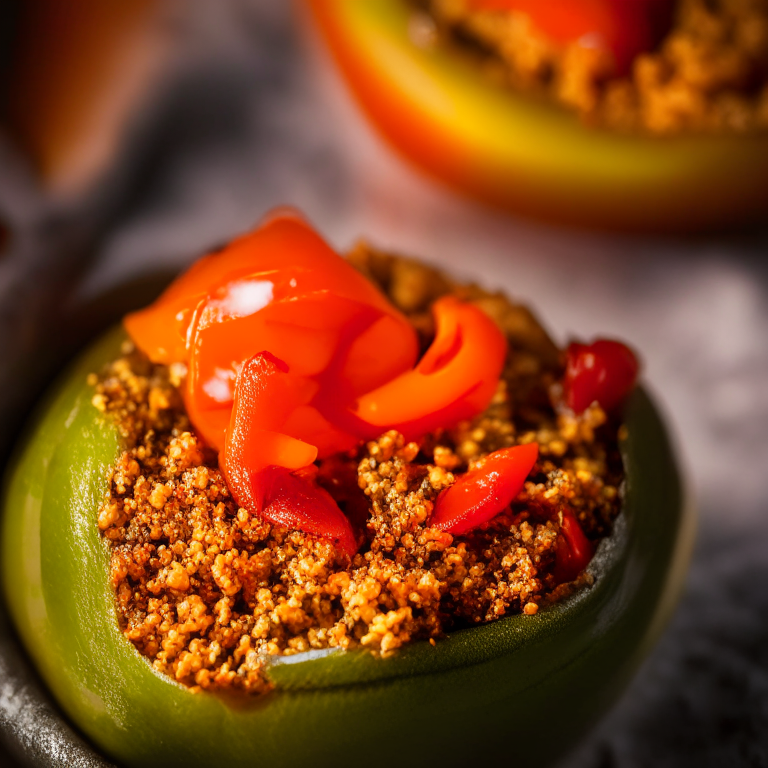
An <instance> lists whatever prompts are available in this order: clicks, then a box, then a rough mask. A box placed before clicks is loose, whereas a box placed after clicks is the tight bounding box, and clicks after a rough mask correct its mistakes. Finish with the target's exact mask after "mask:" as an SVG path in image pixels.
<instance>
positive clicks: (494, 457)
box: [430, 443, 539, 535]
mask: <svg viewBox="0 0 768 768" xmlns="http://www.w3.org/2000/svg"><path fill="white" fill-rule="evenodd" d="M538 455H539V446H538V445H537V444H536V443H526V444H525V445H515V446H513V447H511V448H502V449H501V450H499V451H494V452H493V453H489V454H488V455H487V456H486V457H485V458H484V459H483V460H482V463H480V464H478V466H476V467H475V468H474V469H472V470H471V471H470V472H467V473H466V474H464V475H461V476H459V478H458V479H457V480H456V482H455V483H454V484H453V485H452V486H451V487H450V488H447V489H446V490H444V491H443V492H442V493H441V494H440V495H439V496H438V497H437V501H436V502H435V509H434V512H433V513H432V518H431V520H430V525H433V526H436V527H437V528H440V529H442V530H444V531H447V532H448V533H452V534H456V535H458V534H462V533H467V532H468V531H471V530H472V529H473V528H477V527H478V526H480V525H483V523H487V522H488V521H489V520H491V519H493V518H494V517H495V516H496V515H498V514H499V512H501V511H502V510H504V509H506V507H508V506H509V505H510V504H511V503H512V500H513V499H514V498H515V496H517V494H518V493H520V491H521V490H522V487H523V483H525V478H526V477H528V475H529V474H530V472H531V470H532V469H533V466H534V464H535V463H536V459H537V458H538Z"/></svg>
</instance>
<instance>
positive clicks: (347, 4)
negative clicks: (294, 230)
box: [307, 0, 768, 232]
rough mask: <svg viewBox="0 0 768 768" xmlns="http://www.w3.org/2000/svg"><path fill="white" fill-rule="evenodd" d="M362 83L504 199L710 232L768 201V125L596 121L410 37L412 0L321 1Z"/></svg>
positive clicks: (575, 216)
mask: <svg viewBox="0 0 768 768" xmlns="http://www.w3.org/2000/svg"><path fill="white" fill-rule="evenodd" d="M307 5H308V6H309V8H310V11H311V16H312V18H313V19H314V21H315V22H316V26H317V27H318V28H319V30H320V32H321V36H322V38H323V40H324V41H325V43H326V44H327V46H328V48H329V49H330V51H331V53H332V56H333V58H334V60H335V62H336V64H337V65H338V68H339V69H340V71H341V73H342V75H343V76H344V79H345V80H346V82H347V84H348V86H349V88H350V90H351V92H352V94H353V95H354V97H355V99H356V100H357V102H358V103H359V105H360V106H361V107H362V109H363V111H364V112H365V113H366V115H367V116H368V117H369V118H370V120H371V122H372V123H373V124H374V126H376V128H377V129H378V130H379V132H380V133H381V135H382V136H383V137H384V138H385V139H386V140H387V141H388V142H389V143H390V144H391V145H392V146H393V147H394V148H395V149H396V150H398V151H399V152H400V154H401V155H403V156H404V157H405V158H407V159H408V160H409V161H411V162H412V163H413V164H414V165H415V166H417V167H418V168H420V169H422V170H423V171H426V172H427V174H428V175H430V176H432V177H434V178H437V179H439V180H441V181H443V182H446V183H448V184H449V185H450V186H451V187H453V188H455V189H458V190H460V191H463V192H465V193H467V194H469V195H470V196H473V197H476V198H480V199H481V200H483V201H485V202H487V203H490V204H491V205H494V206H497V207H501V208H504V209H508V210H511V211H513V212H517V213H521V214H524V215H528V216H532V217H534V218H538V219H542V220H546V221H550V222H556V223H563V224H568V225H574V226H580V227H591V228H602V229H614V230H629V231H651V232H697V231H702V230H712V229H717V228H723V227H729V226H736V225H739V224H743V223H745V222H754V221H756V220H759V219H761V218H764V217H765V215H766V213H768V136H765V135H731V134H722V135H704V134H699V135H682V136H675V137H664V138H661V137H650V136H646V135H638V134H624V133H619V132H616V131H609V130H602V129H595V128H591V127H588V126H585V125H583V124H582V123H581V122H580V121H579V118H578V117H577V116H575V115H572V114H570V113H568V112H566V111H564V110H563V109H561V108H559V107H558V106H556V105H553V104H550V103H547V102H544V101H540V100H536V99H533V98H530V97H528V96H526V95H524V94H519V93H515V92H514V91H513V90H511V89H510V88H507V87H504V86H502V85H499V84H496V83H494V82H492V81H490V80H489V79H487V78H485V77H483V75H482V73H481V72H480V71H479V68H478V67H477V66H476V65H475V63H474V62H473V61H470V60H469V59H467V58H466V57H464V56H462V55H461V54H460V53H459V52H457V51H456V50H453V49H451V48H449V47H447V46H443V45H434V46H431V47H420V46H419V45H417V44H415V43H414V42H413V41H412V39H411V37H410V30H411V29H412V26H411V24H412V20H413V10H412V8H411V7H410V6H409V4H408V3H407V2H405V0H365V2H360V0H307Z"/></svg>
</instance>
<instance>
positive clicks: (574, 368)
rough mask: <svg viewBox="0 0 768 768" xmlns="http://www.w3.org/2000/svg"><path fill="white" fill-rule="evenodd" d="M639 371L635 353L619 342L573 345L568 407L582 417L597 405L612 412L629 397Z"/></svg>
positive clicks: (567, 385) (569, 361)
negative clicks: (582, 414)
mask: <svg viewBox="0 0 768 768" xmlns="http://www.w3.org/2000/svg"><path fill="white" fill-rule="evenodd" d="M639 370H640V365H639V363H638V361H637V358H636V357H635V354H634V352H632V350H631V349H630V348H629V347H627V346H626V345H625V344H622V343H621V342H620V341H610V340H607V339H598V340H597V341H595V342H593V343H592V344H589V345H586V344H579V343H577V342H573V343H572V344H570V345H569V347H568V351H567V357H566V369H565V380H564V382H563V390H564V391H563V394H564V396H565V403H566V405H567V406H568V407H569V408H571V409H572V410H573V411H574V412H575V413H582V412H583V411H584V410H586V409H587V408H589V406H590V405H592V403H593V402H595V401H597V403H598V404H599V405H600V407H601V408H602V409H603V410H604V411H612V410H614V409H615V408H617V407H618V406H620V405H622V404H623V403H624V401H625V400H626V399H627V397H628V396H629V393H630V392H631V391H632V389H633V388H634V386H635V381H636V380H637V374H638V372H639Z"/></svg>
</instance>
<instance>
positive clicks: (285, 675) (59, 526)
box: [1, 329, 692, 768]
mask: <svg viewBox="0 0 768 768" xmlns="http://www.w3.org/2000/svg"><path fill="white" fill-rule="evenodd" d="M123 338H124V335H123V332H122V330H117V329H116V330H114V331H112V332H110V333H108V334H107V335H106V336H105V337H103V338H102V339H101V340H100V341H99V342H98V343H97V344H95V345H94V346H93V347H92V348H91V349H90V350H89V351H87V353H86V354H85V355H84V356H83V357H82V358H81V359H80V360H79V361H78V362H77V363H76V364H75V365H74V367H73V368H72V369H71V370H70V371H69V372H68V373H67V374H66V375H65V377H64V378H63V380H62V381H61V383H60V384H59V385H58V387H57V388H56V390H55V392H54V393H53V395H52V396H51V397H50V399H49V400H48V402H47V405H46V406H45V407H44V409H43V411H42V413H41V414H40V416H39V418H38V420H37V423H36V424H35V425H34V427H33V428H32V430H31V431H30V434H29V435H28V436H27V439H26V442H25V444H24V446H23V447H22V449H21V450H20V452H19V455H18V457H17V459H16V461H15V463H14V465H13V466H12V469H11V473H10V476H9V477H7V479H6V483H5V495H4V503H3V507H4V509H3V513H4V514H3V520H2V542H1V547H2V550H1V551H2V583H3V589H4V593H5V598H6V600H7V602H8V605H9V608H10V612H11V614H12V617H13V619H14V621H15V624H16V627H17V628H18V631H19V633H20V634H21V637H22V639H23V641H24V643H25V645H26V647H27V649H28V651H29V653H30V655H31V657H32V659H33V660H34V662H35V663H36V665H37V667H38V669H39V671H40V673H41V675H42V677H43V679H44V680H45V682H46V683H47V685H48V686H49V688H50V690H51V692H52V693H53V695H54V697H55V698H56V700H57V701H58V702H59V704H60V705H61V707H62V709H63V710H64V712H65V713H66V714H67V715H68V716H69V717H70V718H71V720H72V722H73V723H74V724H75V725H76V726H77V727H78V728H80V729H81V731H83V732H84V733H85V734H86V735H87V736H88V737H89V738H90V739H91V741H92V742H93V743H94V744H95V745H96V746H97V748H98V749H100V750H102V751H103V752H104V753H105V754H106V755H108V756H109V757H110V758H111V759H114V760H116V761H117V762H118V763H120V764H122V765H125V766H142V767H143V768H148V767H150V766H168V765H184V766H186V767H187V768H194V767H195V766H214V765H215V766H224V765H226V766H228V768H236V767H237V766H243V767H245V766H254V767H255V766H269V767H270V768H281V767H282V766H307V765H319V766H322V765H332V764H333V765H337V766H343V765H359V764H366V765H369V766H385V765H392V764H394V763H396V764H397V765H402V766H408V765H419V764H424V763H425V762H427V761H429V762H434V763H439V764H442V765H446V766H448V765H462V764H464V765H466V764H472V763H473V762H474V761H476V760H478V759H480V758H481V759H482V760H483V761H490V760H492V759H493V760H504V761H505V764H514V765H516V766H527V765H537V766H541V765H545V764H547V763H548V762H550V761H552V760H554V759H555V758H556V757H557V756H559V755H560V754H562V752H563V751H564V750H566V749H567V748H568V747H569V746H571V745H572V744H573V743H574V742H575V740H576V739H578V738H579V737H580V736H581V735H582V734H583V732H584V731H585V729H586V728H587V727H588V726H589V725H590V724H591V723H593V722H594V721H595V719H596V718H597V717H598V716H599V714H600V713H601V712H602V711H604V710H605V709H606V708H607V707H608V706H609V704H610V703H611V702H612V701H613V700H614V699H615V698H616V696H617V695H618V693H619V692H620V691H621V689H622V687H623V686H624V685H625V684H626V682H627V681H628V680H629V678H630V675H631V674H632V672H633V671H634V670H635V668H636V667H637V665H638V663H639V661H640V659H641V658H642V656H643V654H644V653H645V652H646V651H647V649H648V648H649V646H650V644H651V643H652V642H653V641H654V640H655V638H656V637H657V636H658V634H659V632H660V630H661V628H662V626H663V624H664V621H665V620H666V618H667V617H668V616H669V613H670V610H671V608H672V606H673V604H674V601H675V598H676V596H677V594H678V592H679V588H680V584H681V582H682V578H683V575H684V571H685V566H686V564H687V559H688V555H689V552H690V544H691V539H692V515H691V514H690V512H689V511H688V510H687V508H686V507H685V505H684V504H683V494H682V488H681V482H680V478H679V474H678V469H677V465H676V462H675V459H674V456H673V453H672V449H671V447H670V443H669V440H668V437H667V434H666V432H665V429H664V426H663V425H662V422H661V420H660V418H659V415H658V413H657V411H656V410H655V408H654V406H653V405H652V403H651V401H650V400H649V398H648V397H647V395H646V394H645V393H644V392H643V391H638V392H637V393H636V395H634V396H633V399H632V400H631V402H630V404H629V408H628V413H627V420H626V427H627V436H626V438H625V439H624V440H623V443H622V450H623V453H624V459H625V462H626V469H627V487H626V497H625V500H624V508H623V512H622V514H621V515H620V516H619V518H618V520H617V522H616V525H615V529H614V532H613V533H612V535H611V536H610V537H608V538H607V539H605V540H604V541H603V542H602V543H601V544H600V546H599V547H598V551H597V554H596V556H595V558H594V560H593V562H592V564H591V565H590V570H591V571H592V572H593V574H594V575H595V578H596V581H595V584H594V586H593V587H592V588H589V589H585V590H582V591H580V592H579V593H577V594H576V595H574V596H572V597H571V598H569V599H567V600H566V601H564V602H562V603H560V604H557V605H555V606H552V607H549V608H546V609H543V610H541V611H540V612H539V613H538V614H537V615H535V616H523V615H519V616H511V617H508V618H504V619H501V620H499V621H496V622H494V623H491V624H486V625H483V626H478V627H476V628H471V629H464V630H460V631H456V632H454V633H452V634H451V635H450V637H448V638H445V639H443V640H440V641H438V642H437V644H436V646H434V647H433V646H432V645H430V644H429V643H426V642H422V643H415V644H414V645H412V646H410V647H407V648H405V649H403V650H401V651H398V652H397V653H395V654H394V655H392V656H390V657H388V658H384V659H382V658H379V657H376V656H373V655H371V654H370V653H368V652H364V651H348V652H342V651H328V652H322V653H321V652H311V653H306V654H302V655H299V656H294V657H290V658H285V659H274V660H273V663H272V665H271V666H270V669H269V674H270V676H271V678H272V679H273V680H274V682H275V685H276V689H275V691H274V692H273V693H271V694H268V695H266V696H264V697H261V698H254V699H250V700H243V699H239V698H237V699H229V698H225V697H223V696H218V695H214V694H211V693H195V692H192V691H190V690H189V689H187V688H185V687H183V686H181V685H179V684H177V683H176V682H174V681H173V680H171V679H169V678H168V677H165V676H163V675H160V674H158V673H156V672H155V671H154V670H153V668H152V667H151V665H150V664H149V662H148V661H147V660H146V659H145V658H144V657H142V656H141V655H140V654H139V653H138V652H137V651H136V649H135V648H134V647H133V645H132V644H131V643H130V642H129V641H128V640H127V639H125V638H124V637H123V635H122V633H121V631H120V628H119V626H118V620H117V612H116V606H115V596H114V593H113V590H112V588H111V586H110V584H109V579H108V564H109V552H108V548H107V545H106V544H105V542H104V541H103V540H102V538H101V536H100V534H99V531H98V528H97V525H96V513H97V508H98V506H99V503H100V501H101V499H102V498H103V496H104V494H105V492H106V490H107V471H108V467H109V466H110V464H112V463H113V462H114V460H115V458H116V457H117V455H118V452H119V450H120V441H119V438H118V435H117V432H116V430H115V429H114V427H113V426H112V425H111V424H110V423H109V422H108V421H106V420H105V419H104V417H103V416H102V415H101V414H100V413H99V412H98V411H97V410H96V409H95V408H94V407H93V405H92V404H91V395H92V393H91V391H90V388H89V387H88V386H87V385H86V383H85V382H86V376H87V374H88V373H89V372H92V371H97V370H99V369H100V367H101V366H102V365H103V363H104V362H106V361H108V360H110V359H112V358H114V357H116V356H117V355H118V353H119V347H120V343H121V341H122V340H123Z"/></svg>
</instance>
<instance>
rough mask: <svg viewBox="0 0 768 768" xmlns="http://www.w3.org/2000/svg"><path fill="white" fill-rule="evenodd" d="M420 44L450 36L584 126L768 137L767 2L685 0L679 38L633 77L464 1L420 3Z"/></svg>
mask: <svg viewBox="0 0 768 768" xmlns="http://www.w3.org/2000/svg"><path fill="white" fill-rule="evenodd" d="M414 1H415V3H416V5H417V6H418V7H419V8H420V9H421V10H422V11H425V14H426V15H425V16H424V17H419V18H420V19H421V20H419V18H417V19H416V21H415V23H414V30H415V31H416V35H415V37H416V38H417V41H420V42H422V44H423V43H424V42H425V41H426V42H427V43H429V42H434V41H435V37H436V36H435V34H434V33H435V32H436V33H437V38H438V39H439V38H444V39H446V40H447V41H448V42H450V43H453V44H457V45H458V46H459V47H460V48H461V49H462V50H464V51H465V52H468V53H472V54H473V55H474V56H476V58H477V60H478V62H479V63H480V64H481V66H482V68H483V69H484V70H485V72H486V73H487V74H488V76H489V77H491V78H493V79H494V80H496V81H499V82H502V83H506V84H508V85H510V86H512V87H514V88H515V89H517V90H523V91H526V92H529V93H532V94H538V95H541V96H544V97H546V98H550V99H553V100H555V101H556V102H558V103H559V104H562V105H563V106H565V107H567V108H569V109H571V110H573V111H575V112H577V113H578V114H579V115H580V116H581V117H582V118H583V119H584V120H585V121H586V122H587V123H589V124H592V125H597V126H604V127H607V128H610V129H613V130H621V131H632V132H635V131H639V132H647V133H652V134H658V135H665V134H676V133H680V132H709V133H721V132H732V133H754V132H762V131H765V130H766V129H768V0H678V2H677V3H676V11H675V21H674V24H673V28H672V30H671V31H670V32H669V33H668V35H667V36H666V37H665V38H664V40H663V41H662V42H661V44H660V45H659V47H658V49H657V50H655V51H651V52H648V53H644V54H641V55H640V56H638V57H637V58H636V60H635V62H634V66H633V68H632V73H631V75H630V76H629V77H627V78H620V79H619V78H615V77H612V75H611V69H612V65H611V61H610V58H609V57H608V56H607V55H606V54H605V53H604V52H601V51H599V50H597V49H592V48H587V47H584V46H581V45H579V44H578V43H572V44H570V45H567V46H564V47H563V46H558V45H555V44H553V43H552V42H551V41H550V40H548V39H547V38H545V37H544V36H542V35H541V34H540V33H538V32H537V31H536V29H534V28H533V27H532V25H531V24H530V22H529V21H528V17H527V16H525V15H523V14H520V13H517V12H510V11H506V12H505V11H501V12H499V11H497V12H491V11H471V10H469V7H468V3H467V2H466V0H414Z"/></svg>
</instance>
